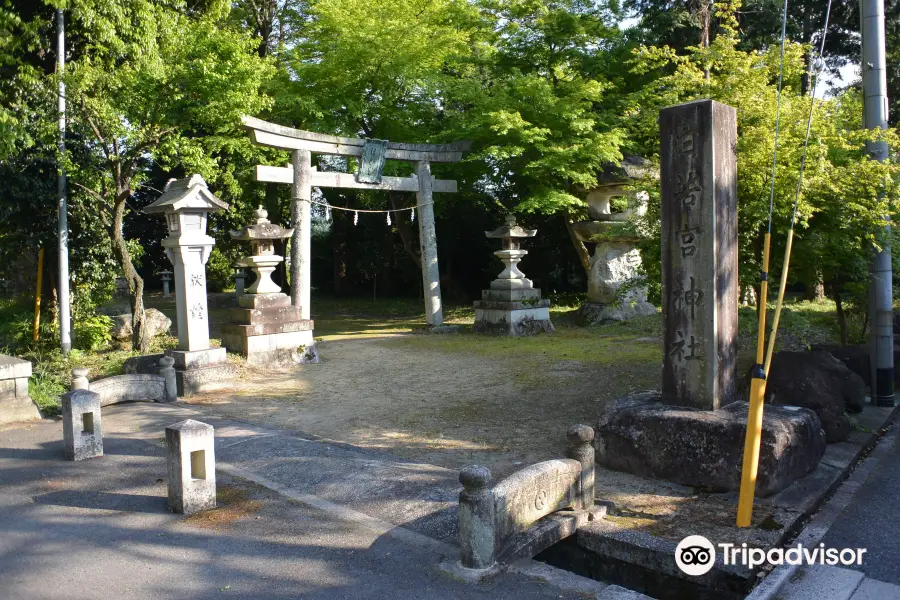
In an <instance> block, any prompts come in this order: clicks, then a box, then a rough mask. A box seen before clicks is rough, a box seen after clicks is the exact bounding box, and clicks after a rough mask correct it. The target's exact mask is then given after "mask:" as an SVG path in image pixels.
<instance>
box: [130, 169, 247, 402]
mask: <svg viewBox="0 0 900 600" xmlns="http://www.w3.org/2000/svg"><path fill="white" fill-rule="evenodd" d="M227 209H228V205H227V204H226V203H224V202H222V201H221V200H219V199H218V198H216V197H215V196H214V195H213V193H212V192H210V191H209V188H207V187H206V182H205V181H203V178H202V177H201V176H200V175H193V176H191V177H189V178H186V179H172V180H171V181H169V182H168V183H167V184H166V187H165V190H164V191H163V194H162V196H160V197H159V199H157V200H156V201H155V202H153V203H152V204H150V205H149V206H147V207H146V208H145V209H144V212H145V213H148V214H154V213H156V214H158V213H162V214H164V215H165V217H166V224H167V225H168V230H169V236H168V237H167V238H165V239H164V240H163V241H162V247H163V248H164V249H165V251H166V256H167V257H168V258H169V260H170V261H171V262H172V265H173V266H174V267H175V307H176V313H177V316H178V349H177V350H168V351H167V352H166V354H168V355H170V356H171V357H172V358H173V359H174V360H175V372H176V376H177V381H178V393H179V395H180V396H189V395H191V394H192V393H194V392H198V391H203V390H204V389H210V386H208V385H206V384H209V383H212V382H217V381H222V380H223V379H227V378H228V377H229V376H231V375H232V374H233V370H234V369H233V368H231V367H230V366H229V365H228V364H227V363H226V361H225V348H210V347H209V311H208V309H207V305H206V261H207V260H208V259H209V254H210V252H211V251H212V247H213V245H214V244H215V243H216V241H215V240H214V239H213V238H211V237H210V236H208V235H206V221H207V215H208V214H209V213H211V212H216V211H219V210H227ZM217 367H218V368H217Z"/></svg>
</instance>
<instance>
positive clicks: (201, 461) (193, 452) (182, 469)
mask: <svg viewBox="0 0 900 600" xmlns="http://www.w3.org/2000/svg"><path fill="white" fill-rule="evenodd" d="M166 449H167V456H166V462H167V464H168V471H169V510H171V511H172V512H176V513H182V514H185V515H190V514H193V513H195V512H199V511H201V510H207V509H210V508H215V507H216V457H215V446H214V443H213V426H212V425H207V424H206V423H201V422H200V421H195V420H193V419H188V420H186V421H181V422H180V423H176V424H174V425H170V426H169V427H166Z"/></svg>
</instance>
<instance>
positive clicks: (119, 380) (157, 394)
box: [72, 356, 178, 406]
mask: <svg viewBox="0 0 900 600" xmlns="http://www.w3.org/2000/svg"><path fill="white" fill-rule="evenodd" d="M174 364H175V359H173V358H171V357H168V356H163V357H162V358H161V359H159V370H158V371H159V374H158V375H114V376H112V377H104V378H103V379H96V380H94V381H88V378H87V374H88V370H87V369H83V368H75V369H72V389H73V390H90V391H92V392H95V393H97V394H99V395H100V406H109V405H110V404H118V403H119V402H175V400H177V399H178V393H177V391H176V382H175V368H174V366H173V365H174Z"/></svg>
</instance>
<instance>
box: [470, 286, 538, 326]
mask: <svg viewBox="0 0 900 600" xmlns="http://www.w3.org/2000/svg"><path fill="white" fill-rule="evenodd" d="M526 281H527V280H526ZM472 331H475V332H477V333H490V334H495V335H509V336H522V335H534V334H536V333H540V332H542V331H543V332H545V333H553V331H555V330H554V329H553V324H552V323H551V322H550V301H549V300H542V299H541V290H539V289H536V288H528V289H507V290H498V289H490V290H483V291H482V293H481V301H480V302H475V325H474V326H473V327H472Z"/></svg>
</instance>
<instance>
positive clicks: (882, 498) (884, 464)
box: [822, 424, 900, 585]
mask: <svg viewBox="0 0 900 600" xmlns="http://www.w3.org/2000/svg"><path fill="white" fill-rule="evenodd" d="M894 427H900V424H898V425H894ZM898 495H900V443H897V442H894V444H893V447H892V448H890V449H889V451H888V452H887V454H886V455H885V456H884V457H883V459H882V460H880V461H879V464H878V465H877V466H876V467H875V468H874V469H873V471H872V473H871V474H870V475H869V478H868V479H867V480H866V482H865V483H864V484H863V485H862V487H861V488H860V490H859V491H858V492H857V493H856V496H855V497H854V499H853V500H852V501H851V502H850V504H849V505H848V506H847V507H846V508H845V509H844V511H843V512H842V513H841V515H840V517H838V519H837V521H836V522H835V524H834V525H833V526H832V527H831V529H829V530H828V533H827V534H826V535H825V538H824V539H823V540H822V541H823V542H824V543H825V545H826V546H828V547H833V548H868V549H869V551H868V553H867V554H866V555H865V559H864V561H863V564H862V566H860V567H853V568H854V569H856V570H859V571H862V572H863V573H865V575H866V576H867V577H871V578H873V579H877V580H880V581H885V582H890V583H893V584H896V585H900V544H898V540H900V502H898V500H897V497H898Z"/></svg>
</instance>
